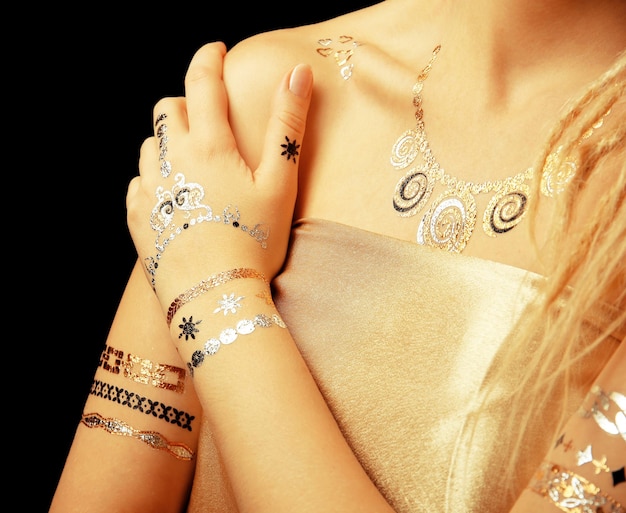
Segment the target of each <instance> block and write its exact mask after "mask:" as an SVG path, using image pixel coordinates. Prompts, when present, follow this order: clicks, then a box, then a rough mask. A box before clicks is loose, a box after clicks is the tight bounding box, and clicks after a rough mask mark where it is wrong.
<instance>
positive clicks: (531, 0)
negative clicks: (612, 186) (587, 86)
mask: <svg viewBox="0 0 626 513" xmlns="http://www.w3.org/2000/svg"><path fill="white" fill-rule="evenodd" d="M417 3H418V4H419V3H422V2H421V0H420V2H417ZM430 9H432V7H430ZM431 12H434V11H431ZM437 12H438V13H439V14H438V23H439V25H440V27H441V41H440V42H441V44H442V45H443V47H444V48H445V49H446V53H447V54H448V53H449V54H450V60H449V62H450V64H451V65H452V63H454V66H456V67H457V72H459V71H460V72H461V73H464V74H465V75H466V76H467V77H468V81H470V83H472V85H473V86H474V87H478V88H485V92H486V94H485V95H484V97H485V98H490V99H491V101H493V102H502V103H508V102H509V101H510V100H511V98H512V97H513V98H514V97H515V95H516V94H526V93H525V91H524V89H527V90H532V87H533V77H534V76H536V77H537V83H538V84H540V83H543V84H545V86H546V89H549V88H550V87H552V86H553V85H555V84H546V83H545V77H546V73H545V71H546V69H548V68H549V69H550V70H551V72H552V74H553V75H554V77H555V80H559V79H562V78H563V77H567V78H568V79H571V80H572V81H573V83H576V82H578V81H579V80H577V78H579V79H580V81H582V82H585V81H586V80H589V79H591V78H593V77H595V76H596V75H597V74H599V73H600V72H601V71H602V70H604V69H606V68H607V67H608V66H609V65H610V64H611V63H612V62H613V60H614V59H615V58H616V57H617V55H618V54H619V53H620V52H621V51H623V50H624V49H626V2H624V1H623V0H596V1H593V2H592V1H588V0H580V1H579V0H569V1H565V0H498V1H493V0H473V1H472V2H465V1H462V0H458V1H452V0H442V1H441V2H440V4H439V6H438V8H437ZM453 52H454V56H453V55H451V54H452V53H453ZM442 67H443V66H442ZM459 67H460V68H459ZM572 68H575V69H574V70H573V69H572ZM442 71H443V70H442ZM577 74H579V76H578V77H577ZM474 79H475V80H476V81H473V82H472V80H474ZM520 84H524V85H521V86H520ZM528 86H530V89H528ZM518 87H522V90H517V88H518Z"/></svg>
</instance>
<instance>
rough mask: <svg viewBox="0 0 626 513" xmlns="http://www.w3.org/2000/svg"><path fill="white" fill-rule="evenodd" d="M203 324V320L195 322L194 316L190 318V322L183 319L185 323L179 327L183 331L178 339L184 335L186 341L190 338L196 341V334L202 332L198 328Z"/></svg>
mask: <svg viewBox="0 0 626 513" xmlns="http://www.w3.org/2000/svg"><path fill="white" fill-rule="evenodd" d="M201 322H202V321H201V320H200V321H198V322H193V315H192V316H190V317H189V320H187V319H185V318H184V317H183V323H182V324H179V325H178V327H179V328H180V329H181V330H182V331H181V332H180V335H178V338H183V335H184V336H185V340H189V337H191V338H192V339H194V340H195V339H196V336H195V335H194V333H198V332H199V331H200V330H199V329H197V328H196V326H197V325H198V324H200V323H201Z"/></svg>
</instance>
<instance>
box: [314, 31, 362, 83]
mask: <svg viewBox="0 0 626 513" xmlns="http://www.w3.org/2000/svg"><path fill="white" fill-rule="evenodd" d="M317 44H318V47H317V48H316V51H317V53H318V54H319V55H321V56H322V57H331V58H332V59H334V61H335V64H337V66H338V67H339V74H340V75H341V78H343V79H344V80H350V77H352V70H353V69H354V64H352V63H351V62H350V59H352V56H353V55H354V49H355V48H356V47H357V46H361V43H359V42H358V41H356V40H355V39H354V38H353V37H352V36H339V38H338V39H336V40H333V39H330V38H323V39H318V40H317Z"/></svg>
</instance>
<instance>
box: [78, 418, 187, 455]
mask: <svg viewBox="0 0 626 513" xmlns="http://www.w3.org/2000/svg"><path fill="white" fill-rule="evenodd" d="M81 423H82V424H84V425H85V426H87V427H88V428H102V429H104V430H105V431H106V432H107V433H110V434H112V435H121V436H129V437H131V438H136V439H137V440H139V441H141V442H143V443H145V444H147V445H149V446H150V447H152V448H153V449H158V450H160V451H165V452H167V453H168V454H171V455H172V456H174V457H175V458H178V459H179V460H186V461H189V460H191V459H193V456H194V454H193V451H192V450H191V449H190V448H189V447H187V446H186V445H185V444H183V443H179V442H170V441H169V440H168V439H167V438H165V437H164V436H163V435H162V434H160V433H157V432H156V431H140V430H138V429H135V428H133V427H131V426H130V425H128V424H127V423H126V422H124V421H122V420H119V419H116V418H113V417H103V416H102V415H100V414H99V413H85V414H83V416H82V419H81Z"/></svg>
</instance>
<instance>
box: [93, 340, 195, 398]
mask: <svg viewBox="0 0 626 513" xmlns="http://www.w3.org/2000/svg"><path fill="white" fill-rule="evenodd" d="M98 366H99V367H102V368H103V369H104V370H106V371H108V372H110V373H112V374H121V375H122V376H124V377H125V378H128V379H131V380H132V381H135V382H136V383H142V384H144V385H152V386H153V387H156V388H162V389H164V390H171V391H173V392H177V393H179V394H182V393H183V392H184V391H185V374H186V373H185V369H183V368H181V367H175V366H174V365H167V364H165V363H155V362H152V361H150V360H146V359H144V358H140V357H139V356H136V355H134V354H130V353H128V354H126V358H124V351H121V350H120V349H115V348H114V347H112V346H109V345H107V346H106V347H105V348H104V350H103V351H102V354H101V355H100V362H99V363H98ZM167 374H173V375H175V376H176V383H171V382H169V381H168V380H167Z"/></svg>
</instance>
